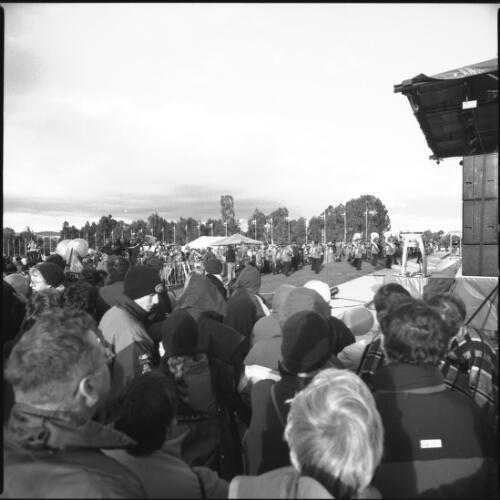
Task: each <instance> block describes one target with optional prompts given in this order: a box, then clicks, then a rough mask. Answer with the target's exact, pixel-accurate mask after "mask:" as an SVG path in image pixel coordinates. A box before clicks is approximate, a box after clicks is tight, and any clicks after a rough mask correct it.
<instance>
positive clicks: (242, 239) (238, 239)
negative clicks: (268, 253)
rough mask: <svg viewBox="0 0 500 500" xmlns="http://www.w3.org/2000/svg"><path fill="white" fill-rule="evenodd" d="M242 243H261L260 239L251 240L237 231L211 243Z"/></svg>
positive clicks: (225, 244)
mask: <svg viewBox="0 0 500 500" xmlns="http://www.w3.org/2000/svg"><path fill="white" fill-rule="evenodd" d="M242 243H244V244H245V245H262V241H259V240H253V239H252V238H248V237H247V236H243V235H242V234H239V233H236V234H232V235H231V236H228V237H227V238H224V239H222V240H219V241H217V242H215V243H212V245H221V246H222V245H224V246H227V245H241V244H242Z"/></svg>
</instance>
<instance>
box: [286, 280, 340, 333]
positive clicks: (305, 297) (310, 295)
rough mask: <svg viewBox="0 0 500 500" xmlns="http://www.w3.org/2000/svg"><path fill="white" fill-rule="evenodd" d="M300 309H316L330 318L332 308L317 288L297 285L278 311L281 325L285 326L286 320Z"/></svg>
mask: <svg viewBox="0 0 500 500" xmlns="http://www.w3.org/2000/svg"><path fill="white" fill-rule="evenodd" d="M299 311H314V312H316V313H318V314H320V315H321V316H323V317H324V318H329V317H330V313H331V308H330V305H329V304H327V303H326V302H325V301H324V299H323V298H322V297H321V295H320V294H319V293H318V292H316V291H315V290H311V289H310V288H305V287H296V288H294V289H293V290H291V291H290V293H289V294H288V296H287V297H286V299H285V301H284V302H283V307H281V309H280V311H279V312H278V317H279V323H280V326H281V327H283V324H284V323H285V321H286V320H287V319H288V318H289V317H290V316H292V315H293V314H295V313H297V312H299Z"/></svg>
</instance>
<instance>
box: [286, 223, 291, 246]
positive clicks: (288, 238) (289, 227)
mask: <svg viewBox="0 0 500 500" xmlns="http://www.w3.org/2000/svg"><path fill="white" fill-rule="evenodd" d="M286 221H287V222H288V244H290V219H289V218H288V217H287V219H286Z"/></svg>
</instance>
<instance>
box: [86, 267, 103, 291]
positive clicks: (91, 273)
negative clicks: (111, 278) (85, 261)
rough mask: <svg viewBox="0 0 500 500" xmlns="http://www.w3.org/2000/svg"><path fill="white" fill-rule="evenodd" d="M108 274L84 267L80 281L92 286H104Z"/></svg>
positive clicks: (100, 270) (101, 270)
mask: <svg viewBox="0 0 500 500" xmlns="http://www.w3.org/2000/svg"><path fill="white" fill-rule="evenodd" d="M107 276H108V273H107V272H106V271H105V270H104V269H94V268H93V267H91V266H87V267H84V268H83V269H82V272H81V279H82V280H84V281H86V282H87V283H90V284H91V285H92V286H95V287H98V288H99V287H101V286H104V282H105V281H106V277H107Z"/></svg>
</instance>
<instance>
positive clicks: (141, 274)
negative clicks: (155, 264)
mask: <svg viewBox="0 0 500 500" xmlns="http://www.w3.org/2000/svg"><path fill="white" fill-rule="evenodd" d="M160 283H161V279H160V275H159V274H158V271H157V270H156V269H154V268H152V267H150V266H145V265H144V264H138V265H136V266H132V267H131V268H130V269H129V270H128V271H127V274H126V275H125V279H124V280H123V293H124V294H125V295H127V297H130V298H131V299H133V300H135V299H140V298H141V297H144V296H145V295H149V294H150V293H154V291H155V287H156V285H159V284H160Z"/></svg>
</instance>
